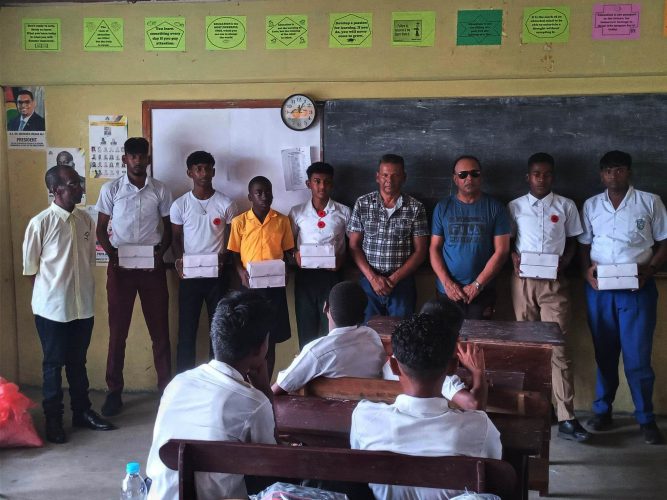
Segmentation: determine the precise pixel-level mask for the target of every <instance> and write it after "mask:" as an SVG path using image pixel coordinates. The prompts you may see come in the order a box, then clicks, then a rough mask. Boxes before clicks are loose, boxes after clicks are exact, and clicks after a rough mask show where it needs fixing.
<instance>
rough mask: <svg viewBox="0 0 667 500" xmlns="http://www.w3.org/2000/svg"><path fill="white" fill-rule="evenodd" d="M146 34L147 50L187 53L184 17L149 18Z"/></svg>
mask: <svg viewBox="0 0 667 500" xmlns="http://www.w3.org/2000/svg"><path fill="white" fill-rule="evenodd" d="M144 32H145V41H144V48H145V50H149V51H170V52H185V18H184V17H147V18H145V19H144Z"/></svg>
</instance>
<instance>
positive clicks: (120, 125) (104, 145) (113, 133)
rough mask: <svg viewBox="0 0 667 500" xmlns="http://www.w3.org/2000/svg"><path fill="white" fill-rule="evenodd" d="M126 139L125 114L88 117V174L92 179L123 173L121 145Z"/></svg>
mask: <svg viewBox="0 0 667 500" xmlns="http://www.w3.org/2000/svg"><path fill="white" fill-rule="evenodd" d="M126 140H127V116H123V115H91V116H89V117H88V144H89V148H90V150H89V152H88V153H89V155H90V165H89V167H88V171H89V175H90V177H91V178H93V179H99V178H103V179H115V178H116V177H120V176H121V175H123V174H124V173H125V165H123V145H124V144H125V141H126Z"/></svg>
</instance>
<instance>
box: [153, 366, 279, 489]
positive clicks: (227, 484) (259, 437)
mask: <svg viewBox="0 0 667 500" xmlns="http://www.w3.org/2000/svg"><path fill="white" fill-rule="evenodd" d="M274 428H275V420H274V418H273V409H272V407H271V402H270V401H269V399H268V398H267V397H266V396H265V395H264V394H263V393H262V392H260V391H259V390H257V389H255V388H254V387H252V386H251V385H250V384H249V383H247V382H245V381H244V380H243V376H242V375H241V374H240V373H239V372H238V371H236V370H235V369H234V368H232V367H231V366H230V365H228V364H226V363H222V362H220V361H216V360H212V361H210V362H209V363H207V364H203V365H200V366H198V367H197V368H194V369H192V370H189V371H186V372H184V373H181V374H179V375H176V377H174V379H173V380H172V381H171V382H169V385H168V386H167V387H166V389H165V390H164V394H163V395H162V399H161V400H160V409H159V410H158V413H157V417H156V419H155V429H154V430H153V443H152V445H151V450H150V453H149V455H148V462H147V465H146V475H147V476H148V477H150V478H151V480H152V481H153V484H152V485H151V490H150V493H149V495H148V498H149V499H155V500H158V499H159V500H171V499H177V498H178V471H175V470H171V469H169V468H167V466H166V465H164V463H163V462H162V460H160V455H159V452H160V447H161V446H162V445H163V444H165V443H166V442H167V441H169V440H170V439H172V438H174V439H200V440H204V441H232V442H239V443H264V444H275V442H276V441H275V438H274ZM195 483H196V487H197V497H198V498H247V497H248V494H247V492H246V487H245V483H244V481H243V476H242V475H238V474H221V473H206V472H195Z"/></svg>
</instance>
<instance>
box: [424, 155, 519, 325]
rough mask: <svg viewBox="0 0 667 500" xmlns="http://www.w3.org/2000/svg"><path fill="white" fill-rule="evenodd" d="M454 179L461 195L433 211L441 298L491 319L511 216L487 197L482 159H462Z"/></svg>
mask: <svg viewBox="0 0 667 500" xmlns="http://www.w3.org/2000/svg"><path fill="white" fill-rule="evenodd" d="M452 177H453V179H454V184H455V185H456V188H457V193H456V195H455V196H454V195H453V196H450V197H448V198H445V199H444V200H442V201H440V202H439V203H438V204H437V205H436V207H435V210H434V211H433V226H432V231H431V232H432V236H431V246H430V251H429V254H430V258H431V267H433V271H434V272H435V275H436V277H437V280H436V284H437V287H438V295H439V296H441V297H443V298H445V299H447V300H450V301H452V302H456V303H457V304H458V305H459V306H460V307H461V308H462V309H463V312H464V314H465V317H466V318H467V319H490V318H491V315H492V314H493V307H494V305H495V302H496V294H495V290H494V281H493V280H494V278H495V277H496V275H497V274H498V273H499V272H500V269H501V268H502V266H503V264H504V263H505V260H506V259H507V256H508V255H509V248H510V221H509V217H508V216H507V212H506V211H505V207H504V206H503V205H502V203H500V202H499V201H498V200H496V199H494V198H492V197H490V196H487V195H486V194H484V193H482V189H481V186H482V166H481V164H480V162H479V160H478V159H477V158H475V157H474V156H461V157H459V158H457V159H456V161H455V162H454V169H453V175H452Z"/></svg>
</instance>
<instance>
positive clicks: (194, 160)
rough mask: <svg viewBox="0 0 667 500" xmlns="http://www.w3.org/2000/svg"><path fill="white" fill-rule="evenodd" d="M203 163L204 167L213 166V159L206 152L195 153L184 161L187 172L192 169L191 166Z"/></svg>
mask: <svg viewBox="0 0 667 500" xmlns="http://www.w3.org/2000/svg"><path fill="white" fill-rule="evenodd" d="M200 163H204V164H205V165H211V166H212V167H213V166H215V158H213V155H212V154H211V153H207V152H206V151H195V152H193V153H190V154H189V155H188V158H187V159H186V160H185V164H186V165H187V166H188V170H189V169H190V168H192V165H199V164H200Z"/></svg>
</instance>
